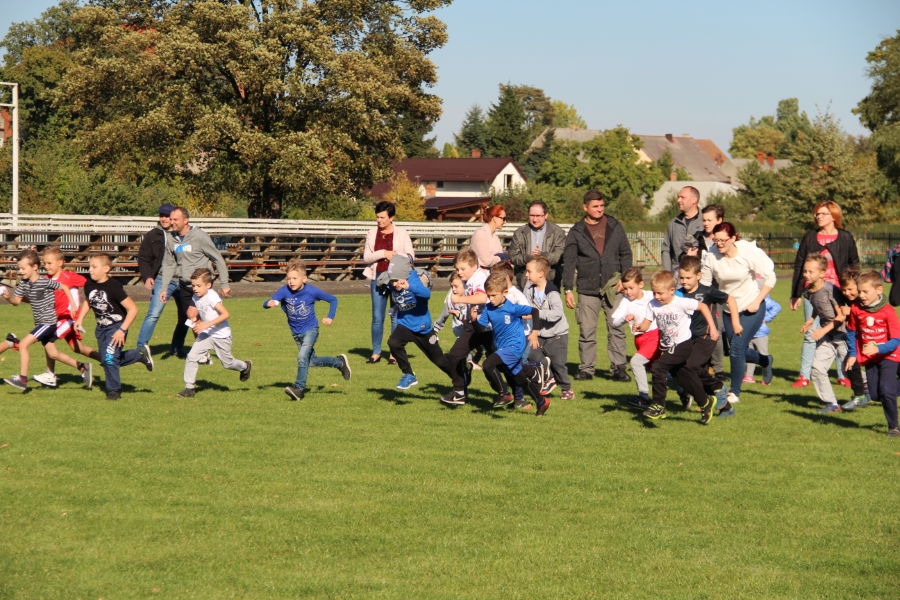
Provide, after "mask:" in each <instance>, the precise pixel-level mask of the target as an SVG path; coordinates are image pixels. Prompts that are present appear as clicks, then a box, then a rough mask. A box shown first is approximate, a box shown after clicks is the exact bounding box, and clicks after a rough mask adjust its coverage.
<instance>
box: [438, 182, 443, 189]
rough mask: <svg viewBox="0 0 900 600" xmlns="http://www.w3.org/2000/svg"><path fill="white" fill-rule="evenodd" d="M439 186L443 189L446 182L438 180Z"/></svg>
mask: <svg viewBox="0 0 900 600" xmlns="http://www.w3.org/2000/svg"><path fill="white" fill-rule="evenodd" d="M437 186H438V189H441V188H442V187H444V182H443V181H438V182H437Z"/></svg>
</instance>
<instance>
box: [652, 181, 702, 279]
mask: <svg viewBox="0 0 900 600" xmlns="http://www.w3.org/2000/svg"><path fill="white" fill-rule="evenodd" d="M699 204H700V192H699V190H697V188H695V187H694V186H691V185H689V186H687V187H683V188H681V191H680V192H678V209H679V210H680V211H681V213H680V214H679V215H678V216H677V217H675V218H674V219H672V221H671V222H670V223H669V227H668V228H666V237H665V238H663V243H662V268H663V269H665V270H666V271H670V272H671V273H672V274H673V275H675V281H678V262H679V261H680V260H681V255H682V254H684V253H685V250H684V246H685V242H686V241H688V243H691V244H693V245H694V246H696V245H697V234H698V233H701V232H702V231H703V219H701V218H700V209H699V208H698V205H699Z"/></svg>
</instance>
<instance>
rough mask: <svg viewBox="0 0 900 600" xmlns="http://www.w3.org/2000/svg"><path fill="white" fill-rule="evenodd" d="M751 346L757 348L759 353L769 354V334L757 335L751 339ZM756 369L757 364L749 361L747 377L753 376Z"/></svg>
mask: <svg viewBox="0 0 900 600" xmlns="http://www.w3.org/2000/svg"><path fill="white" fill-rule="evenodd" d="M750 347H751V348H753V349H754V350H756V352H757V353H759V354H768V353H769V336H767V335H761V336H759V337H755V338H753V339H752V340H750ZM755 371H756V365H755V364H753V363H747V375H746V377H753V373H754V372H755Z"/></svg>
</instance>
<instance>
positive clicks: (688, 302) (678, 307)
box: [647, 296, 700, 349]
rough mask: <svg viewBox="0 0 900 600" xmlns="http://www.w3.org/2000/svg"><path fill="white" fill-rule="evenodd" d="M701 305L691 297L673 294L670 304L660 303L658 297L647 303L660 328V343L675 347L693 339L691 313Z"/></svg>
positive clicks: (667, 347)
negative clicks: (680, 296)
mask: <svg viewBox="0 0 900 600" xmlns="http://www.w3.org/2000/svg"><path fill="white" fill-rule="evenodd" d="M699 305H700V303H699V302H697V301H696V300H692V299H690V298H679V297H678V296H673V297H672V300H671V302H669V303H668V304H660V302H659V301H658V300H656V299H653V300H651V301H650V303H649V304H648V305H647V308H648V310H649V311H650V313H651V314H652V315H653V319H655V320H656V326H657V327H658V328H659V345H660V346H661V347H663V348H666V349H670V348H674V347H675V346H677V345H678V344H681V343H683V342H686V341H688V340H689V339H691V315H693V314H694V311H695V310H697V307H698V306H699Z"/></svg>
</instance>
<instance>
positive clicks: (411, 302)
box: [379, 254, 450, 390]
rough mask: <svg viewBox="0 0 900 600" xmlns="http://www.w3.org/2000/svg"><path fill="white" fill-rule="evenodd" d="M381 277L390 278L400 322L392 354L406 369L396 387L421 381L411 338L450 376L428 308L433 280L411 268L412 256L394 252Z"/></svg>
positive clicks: (391, 341) (390, 345)
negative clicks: (408, 349)
mask: <svg viewBox="0 0 900 600" xmlns="http://www.w3.org/2000/svg"><path fill="white" fill-rule="evenodd" d="M382 277H383V278H385V279H387V280H388V284H389V286H390V290H391V297H392V298H393V301H394V307H395V308H396V309H397V319H396V323H397V326H396V327H395V328H394V331H393V332H391V337H390V339H388V348H390V349H391V356H393V357H394V358H395V359H397V366H398V367H400V371H401V372H402V373H403V374H402V375H401V376H400V381H399V382H397V389H398V390H408V389H409V388H411V387H412V386H414V385H418V384H419V380H418V379H417V378H416V374H415V373H414V372H413V370H412V366H411V365H410V364H409V355H408V354H407V353H406V345H407V344H409V343H410V342H412V343H413V344H415V345H416V346H418V347H419V349H420V350H421V351H422V352H424V353H425V356H427V357H428V360H430V361H431V362H432V363H434V364H435V365H436V366H437V367H438V368H439V369H440V370H441V371H443V372H444V373H446V374H447V375H448V376H449V375H450V363H449V361H448V360H447V357H446V356H444V351H443V350H441V344H440V342H439V341H438V337H437V334H435V332H434V328H433V326H432V324H431V312H429V310H428V300H430V299H431V289H430V287H431V282H430V281H429V280H428V278H427V276H425V275H420V274H419V273H418V271H416V270H415V269H414V268H412V264H411V261H410V259H409V257H407V256H403V255H402V254H395V255H394V256H393V257H392V258H391V262H390V264H389V265H388V270H387V271H385V272H384V273H382V274H381V275H379V279H381V278H382ZM422 279H425V281H422Z"/></svg>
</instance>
